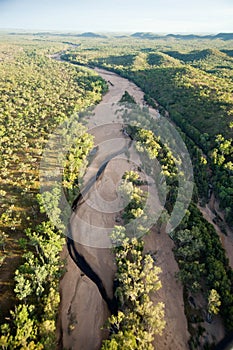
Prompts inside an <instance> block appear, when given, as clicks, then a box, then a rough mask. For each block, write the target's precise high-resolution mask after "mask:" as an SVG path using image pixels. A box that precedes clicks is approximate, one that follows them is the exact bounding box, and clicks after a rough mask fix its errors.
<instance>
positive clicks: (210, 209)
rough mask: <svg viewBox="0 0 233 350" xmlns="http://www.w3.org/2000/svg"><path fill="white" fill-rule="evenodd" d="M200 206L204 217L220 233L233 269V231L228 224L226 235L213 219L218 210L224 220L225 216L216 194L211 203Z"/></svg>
mask: <svg viewBox="0 0 233 350" xmlns="http://www.w3.org/2000/svg"><path fill="white" fill-rule="evenodd" d="M198 208H199V210H200V211H201V213H202V215H203V216H204V218H205V219H206V220H207V221H208V222H209V223H211V224H212V225H213V226H214V228H215V230H216V232H217V233H218V235H219V238H220V241H221V242H222V246H223V248H224V249H225V252H226V256H227V258H228V259H229V265H230V267H231V268H232V269H233V232H232V230H231V229H230V228H229V227H228V226H227V225H226V232H227V235H225V234H224V233H223V232H222V231H221V229H220V228H219V226H218V225H217V224H215V223H214V222H213V219H214V218H215V217H216V215H215V214H214V212H216V213H217V214H218V215H219V216H220V217H222V219H223V220H224V216H223V214H222V213H221V211H220V210H219V207H218V203H217V201H216V199H215V196H214V194H212V196H211V199H210V201H209V203H208V204H207V205H206V206H205V207H204V208H203V207H201V206H199V207H198Z"/></svg>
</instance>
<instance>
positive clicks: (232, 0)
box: [0, 0, 233, 33]
mask: <svg viewBox="0 0 233 350" xmlns="http://www.w3.org/2000/svg"><path fill="white" fill-rule="evenodd" d="M0 28H18V29H32V30H39V29H42V30H57V31H77V32H84V31H96V32H104V31H108V32H111V31H112V32H113V31H118V32H119V31H123V32H136V31H151V32H157V33H161V32H163V33H171V32H173V33H175V32H189V33H190V32H196V33H200V32H203V33H204V32H205V33H217V32H233V0H192V1H190V0H175V1H173V0H113V1H111V0H109V1H107V0H40V1H33V0H0Z"/></svg>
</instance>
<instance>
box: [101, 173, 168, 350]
mask: <svg viewBox="0 0 233 350" xmlns="http://www.w3.org/2000/svg"><path fill="white" fill-rule="evenodd" d="M123 178H124V180H123V183H122V184H121V186H120V188H119V191H120V193H121V196H122V198H123V200H126V199H127V202H128V205H127V206H126V207H125V209H124V211H123V213H122V218H123V219H124V224H125V227H123V226H116V227H115V229H114V231H113V232H112V234H111V241H112V245H113V249H112V250H113V253H114V256H115V261H116V265H117V273H116V276H115V279H116V283H117V288H116V291H115V296H116V297H117V300H118V313H117V315H112V316H111V317H110V319H109V321H108V322H109V325H108V328H109V330H110V334H111V335H110V340H106V341H104V342H103V345H102V348H101V349H103V350H104V349H106V350H107V349H116V350H117V349H119V350H120V349H122V350H127V349H139V350H150V349H153V346H152V344H151V343H152V341H153V340H154V336H155V334H162V332H163V329H164V327H165V321H164V304H163V303H162V302H158V303H155V302H154V301H153V300H152V295H153V293H155V292H156V291H157V290H159V289H160V288H161V287H162V285H161V282H160V280H159V273H160V272H161V269H160V268H159V267H157V266H156V265H155V261H154V260H153V258H152V256H151V255H150V254H144V253H143V248H144V242H143V239H142V238H140V237H141V236H142V235H145V234H146V231H144V232H143V233H142V231H141V229H140V224H138V226H137V227H136V228H135V226H134V225H131V227H132V226H133V227H134V230H133V231H131V230H130V225H129V224H130V223H132V222H134V220H135V219H138V218H140V221H143V216H146V218H147V213H146V212H145V211H144V207H145V202H146V198H147V196H146V193H144V191H143V190H142V189H140V187H139V183H140V178H139V174H138V173H136V172H133V171H131V172H127V173H126V174H125V175H124V177H123ZM135 183H136V184H135ZM142 183H143V182H142ZM137 237H139V238H137Z"/></svg>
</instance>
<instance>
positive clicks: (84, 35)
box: [9, 32, 107, 38]
mask: <svg viewBox="0 0 233 350" xmlns="http://www.w3.org/2000/svg"><path fill="white" fill-rule="evenodd" d="M9 34H10V35H32V36H73V37H83V38H107V36H105V35H101V34H96V33H92V32H86V33H82V34H73V33H53V32H38V33H33V32H29V33H28V32H25V33H22V32H12V33H9Z"/></svg>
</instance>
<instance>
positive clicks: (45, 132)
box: [0, 38, 107, 350]
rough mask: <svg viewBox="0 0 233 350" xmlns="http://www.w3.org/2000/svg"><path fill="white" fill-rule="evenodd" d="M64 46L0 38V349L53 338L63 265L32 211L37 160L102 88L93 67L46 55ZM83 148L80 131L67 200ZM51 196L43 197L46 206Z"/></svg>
mask: <svg viewBox="0 0 233 350" xmlns="http://www.w3.org/2000/svg"><path fill="white" fill-rule="evenodd" d="M64 47H67V45H64V44H61V43H56V42H55V43H54V42H53V43H51V42H49V41H48V42H47V43H45V42H43V43H35V42H33V41H30V40H25V38H22V39H18V38H14V40H11V43H7V42H4V40H3V42H1V47H0V48H1V54H0V58H1V60H0V72H1V74H0V91H1V97H0V111H1V126H0V135H1V141H0V142H1V150H0V152H1V163H0V166H1V178H0V182H1V212H0V227H1V233H0V244H1V252H0V255H1V274H0V287H1V296H0V301H1V324H2V327H1V334H2V337H1V338H0V339H1V340H0V344H1V348H2V349H49V350H50V349H51V348H54V346H55V343H56V332H55V329H56V319H57V314H58V306H59V292H58V290H59V279H60V277H61V274H62V273H63V271H64V269H63V266H64V263H63V262H62V261H61V258H60V253H61V250H62V246H63V245H64V242H65V241H64V238H63V236H62V235H61V233H59V231H58V230H57V228H55V227H54V226H53V224H52V223H50V222H48V221H47V218H46V216H45V215H44V214H43V213H40V209H39V204H38V201H37V197H38V193H39V167H40V160H41V157H42V152H43V148H44V147H45V145H46V142H47V140H48V137H49V134H50V133H52V132H53V131H55V129H56V127H57V126H58V125H60V124H61V123H62V122H64V121H66V120H68V119H69V118H70V117H71V116H73V115H75V114H76V115H77V113H79V112H82V111H84V110H86V108H87V107H89V106H90V105H94V104H96V103H98V102H99V101H100V100H101V98H102V94H103V93H104V92H105V91H106V89H107V84H106V83H105V82H104V81H103V80H102V79H101V78H99V77H98V76H97V75H96V74H95V73H94V72H91V71H89V70H87V69H85V68H83V69H80V68H78V67H73V66H71V65H70V64H67V63H64V62H63V63H62V62H58V61H55V60H53V59H51V58H50V55H51V54H53V53H55V52H57V51H58V50H61V49H62V48H64ZM80 127H81V128H83V126H81V125H80ZM76 146H78V147H76ZM91 147H92V143H91V137H89V135H87V134H85V133H83V138H81V139H80V140H79V142H78V143H77V142H76V144H75V145H73V147H71V149H70V150H69V152H68V154H67V158H66V162H65V164H64V169H65V173H64V177H63V180H64V181H63V185H64V189H65V191H66V195H67V198H68V200H70V202H72V193H70V192H72V190H71V187H72V188H73V187H75V186H74V179H73V173H74V172H75V173H76V172H77V171H78V168H79V167H81V166H84V165H85V164H86V156H87V153H88V152H89V150H90V148H91ZM67 151H68V150H67ZM76 190H77V189H76ZM55 197H56V196H55ZM55 197H54V198H52V197H51V196H50V202H51V205H52V203H54V201H55V202H56V200H57V198H55ZM54 205H55V204H54ZM40 206H42V205H41V201H40ZM14 305H15V307H14ZM10 309H11V310H12V311H11V312H10Z"/></svg>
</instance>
